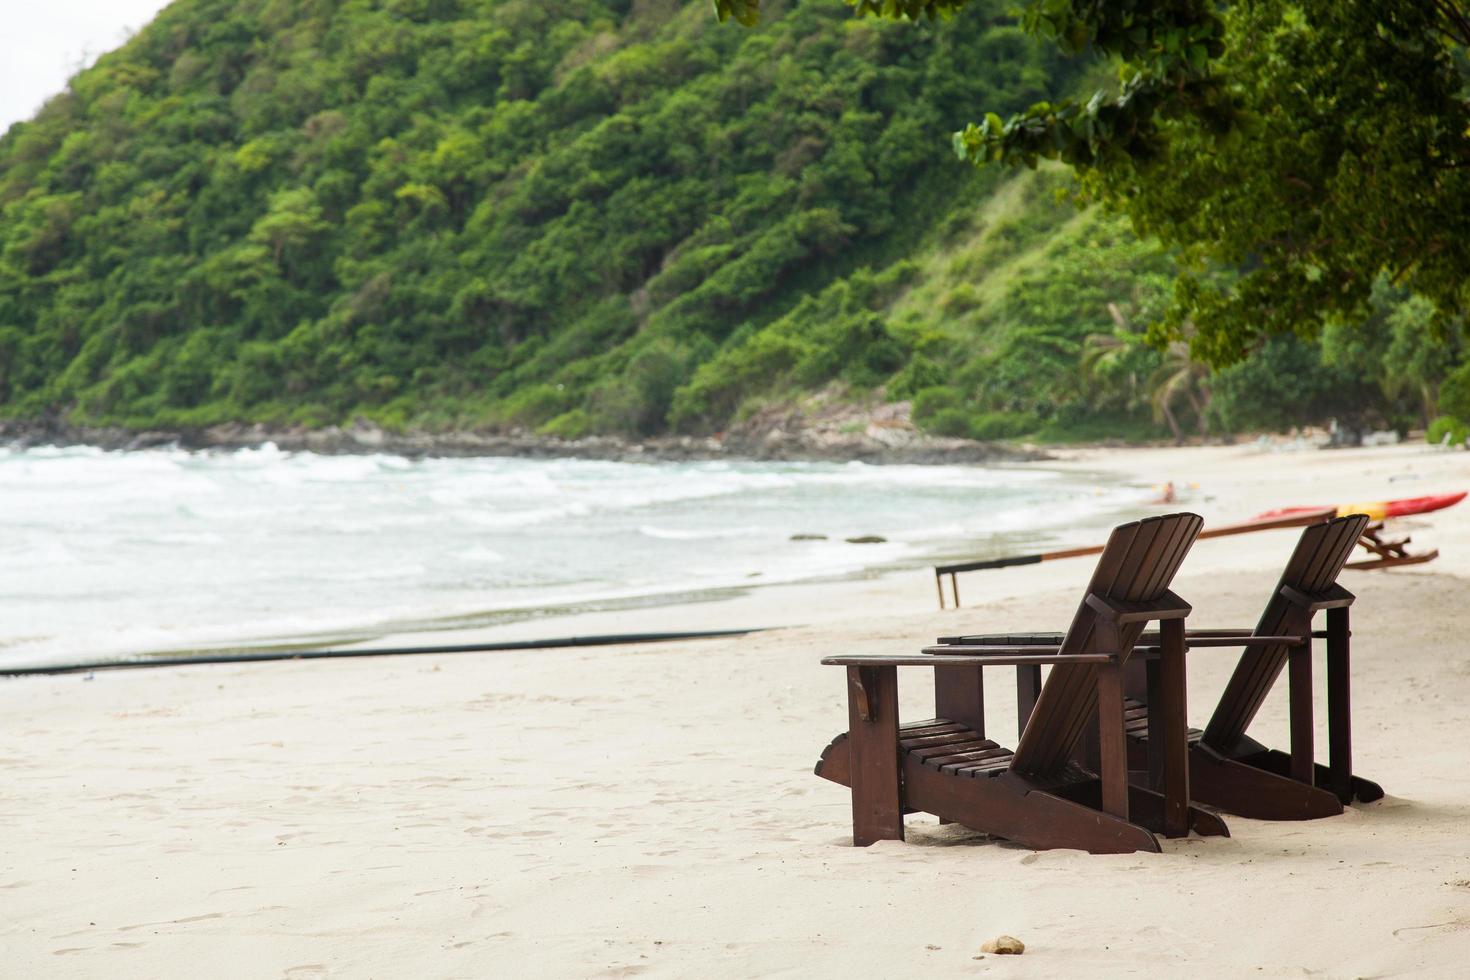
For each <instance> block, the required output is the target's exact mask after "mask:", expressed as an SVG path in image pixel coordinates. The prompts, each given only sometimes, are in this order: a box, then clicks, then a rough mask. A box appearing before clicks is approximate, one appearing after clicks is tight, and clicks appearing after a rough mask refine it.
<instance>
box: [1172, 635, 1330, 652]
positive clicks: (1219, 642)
mask: <svg viewBox="0 0 1470 980" xmlns="http://www.w3.org/2000/svg"><path fill="white" fill-rule="evenodd" d="M1308 639H1309V637H1306V636H1190V635H1188V634H1186V635H1185V640H1186V641H1187V642H1188V643H1189V648H1190V649H1191V650H1192V649H1194V648H1196V647H1277V646H1287V647H1297V646H1301V645H1302V644H1303V643H1305V642H1307V640H1308Z"/></svg>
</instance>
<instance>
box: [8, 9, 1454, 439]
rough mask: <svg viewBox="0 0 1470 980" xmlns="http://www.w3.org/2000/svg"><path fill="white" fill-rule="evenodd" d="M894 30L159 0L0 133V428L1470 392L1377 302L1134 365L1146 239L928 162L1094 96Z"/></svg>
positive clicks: (1410, 302) (1140, 346)
mask: <svg viewBox="0 0 1470 980" xmlns="http://www.w3.org/2000/svg"><path fill="white" fill-rule="evenodd" d="M728 6H729V8H730V9H729V13H731V14H732V15H734V16H735V17H737V18H743V19H745V20H749V19H750V16H749V15H750V14H751V13H752V12H753V9H754V8H753V6H752V5H751V4H749V3H745V4H740V3H734V4H730V5H728ZM859 6H860V7H861V6H862V5H859ZM867 6H869V7H871V8H872V9H873V10H874V11H876V12H880V13H881V12H884V10H885V9H886V8H887V7H888V6H890V5H889V4H887V3H886V2H885V3H874V4H868V5H867ZM900 6H903V7H904V8H905V12H907V13H910V14H925V13H933V12H942V11H944V10H948V9H951V8H958V7H960V6H964V7H965V8H966V9H965V10H964V11H963V15H962V16H957V17H954V18H951V19H944V18H940V19H938V20H934V21H930V20H927V19H926V20H923V21H921V22H919V23H886V22H884V21H883V20H881V19H871V18H868V19H854V18H852V17H851V16H850V15H849V13H848V12H847V11H846V10H845V9H844V8H843V7H842V5H840V4H838V3H835V2H834V0H792V2H790V3H786V4H783V5H781V6H780V7H779V8H776V9H768V10H767V16H766V21H765V23H763V24H762V25H761V26H760V27H759V28H758V29H753V30H745V29H734V28H730V27H722V26H720V25H719V23H718V22H717V20H716V19H715V18H714V17H711V16H710V14H709V5H708V2H707V0H692V2H689V3H680V2H677V0H177V2H175V3H174V4H173V5H172V6H171V7H169V8H168V9H167V10H166V11H165V12H164V13H163V14H161V15H160V16H159V18H158V19H157V20H156V21H155V22H154V23H153V24H151V25H150V26H149V27H148V28H146V29H145V30H144V31H143V32H141V33H140V34H139V35H138V36H137V37H135V38H134V39H133V40H132V41H130V42H129V43H128V44H127V45H125V46H124V47H123V48H121V49H120V50H118V51H116V52H113V53H111V54H109V55H106V56H104V57H103V58H102V59H100V60H99V62H98V63H97V65H96V66H94V67H93V68H91V69H88V70H86V71H84V72H83V73H81V74H80V75H78V76H77V77H76V78H75V79H73V81H72V83H71V85H70V86H69V88H68V91H66V92H64V93H62V94H60V95H58V96H57V97H55V98H54V99H53V100H52V101H51V102H50V103H49V104H48V105H47V106H46V107H45V108H44V109H43V110H42V112H41V113H40V114H39V115H38V117H37V118H36V119H35V120H33V121H30V122H28V123H23V124H20V125H17V126H15V127H13V128H12V129H11V130H10V131H9V132H8V133H6V134H5V135H4V136H3V137H0V414H3V415H9V416H20V417H37V416H44V415H54V416H58V417H61V418H63V419H65V420H68V421H71V422H77V423H112V424H123V425H128V426H158V425H163V426H192V425H204V424H210V423H214V422H219V421H226V420H247V421H254V420H259V421H266V422H272V423H306V424H322V423H328V422H340V421H345V420H348V419H350V418H352V417H354V416H366V417H369V418H372V419H375V420H377V421H379V422H381V423H383V424H385V425H388V426H390V427H396V426H403V425H414V426H422V427H428V428H448V427H471V426H476V427H478V426H487V427H502V428H508V427H525V428H532V429H536V430H538V431H541V432H544V433H547V434H553V435H562V436H573V437H574V436H579V435H582V434H585V433H588V432H620V433H627V434H632V435H646V434H651V433H657V432H662V431H667V430H670V429H673V430H678V431H688V432H711V431H718V430H719V429H722V428H724V427H726V426H728V425H730V424H731V423H732V422H738V421H739V420H740V419H742V418H744V417H746V416H748V415H749V414H750V413H752V412H755V411H757V410H759V409H761V408H762V407H764V406H766V405H769V404H772V403H783V402H788V401H793V400H798V399H800V398H801V397H803V396H804V395H805V394H806V393H810V392H814V391H827V392H835V393H837V395H838V396H839V397H841V396H842V395H843V394H844V393H853V394H860V393H863V392H867V391H870V390H877V391H882V392H883V393H885V394H886V396H887V397H889V398H891V399H912V401H913V416H914V418H915V420H916V421H917V422H918V423H919V424H920V425H921V426H922V427H924V428H926V429H928V430H929V431H933V432H937V433H944V434H953V435H969V436H974V437H977V438H1008V437H1014V436H1020V435H1036V436H1040V437H1042V438H1077V437H1084V438H1118V437H1123V438H1132V437H1158V436H1161V435H1167V434H1169V433H1170V432H1173V433H1174V434H1175V435H1176V436H1184V435H1188V434H1190V433H1194V432H1200V431H1206V430H1211V429H1213V430H1215V431H1229V430H1233V429H1238V428H1249V427H1256V426H1268V427H1277V426H1282V427H1284V426H1290V425H1294V424H1301V423H1307V422H1320V421H1324V420H1325V419H1326V418H1328V417H1340V418H1343V419H1348V420H1349V421H1350V423H1351V424H1353V425H1381V424H1395V425H1400V426H1407V425H1412V424H1419V423H1423V422H1427V421H1428V419H1429V418H1431V417H1433V416H1434V415H1437V414H1439V412H1440V409H1439V406H1438V402H1439V400H1440V398H1441V390H1442V389H1443V393H1444V394H1445V395H1446V396H1447V397H1448V396H1449V395H1450V394H1453V393H1454V392H1456V391H1459V390H1460V388H1457V387H1456V385H1457V384H1460V385H1461V387H1463V388H1464V389H1465V390H1466V391H1467V392H1470V375H1467V376H1466V377H1465V379H1464V382H1465V383H1464V384H1461V382H1459V381H1458V380H1457V378H1458V377H1459V376H1458V375H1457V374H1456V371H1457V370H1460V368H1459V365H1460V355H1459V351H1458V349H1453V348H1448V347H1443V345H1442V344H1441V342H1440V338H1443V337H1446V336H1449V334H1448V333H1446V328H1445V323H1444V321H1443V318H1442V317H1441V316H1439V315H1438V313H1437V308H1436V306H1435V305H1434V301H1433V300H1423V299H1416V298H1414V297H1413V296H1411V295H1410V294H1409V293H1407V292H1405V291H1403V290H1397V289H1391V288H1389V287H1387V286H1385V285H1380V286H1379V287H1378V289H1377V291H1376V292H1373V293H1372V294H1371V298H1370V301H1369V302H1368V304H1367V305H1366V306H1365V308H1364V310H1365V312H1364V313H1363V314H1362V316H1360V317H1357V318H1355V319H1351V320H1343V321H1341V322H1342V323H1345V324H1347V325H1346V326H1343V327H1342V328H1341V330H1340V331H1338V329H1337V328H1336V327H1334V328H1333V329H1330V330H1329V331H1328V332H1327V335H1326V336H1325V337H1324V339H1323V341H1322V343H1321V344H1320V345H1318V344H1316V343H1308V342H1300V341H1290V342H1285V341H1283V342H1279V343H1273V344H1272V345H1269V346H1268V347H1266V348H1265V349H1264V351H1263V352H1262V356H1261V358H1260V359H1259V361H1248V362H1246V363H1244V364H1241V365H1239V366H1237V367H1235V368H1230V369H1227V370H1225V371H1223V372H1220V373H1219V374H1217V375H1215V376H1211V375H1210V372H1209V371H1208V370H1207V369H1206V368H1204V367H1202V366H1201V365H1200V364H1199V363H1198V362H1197V361H1195V360H1192V359H1191V356H1190V351H1189V349H1188V345H1187V344H1186V343H1184V342H1179V343H1175V344H1173V345H1172V346H1168V347H1167V348H1164V349H1159V348H1158V347H1156V346H1151V345H1150V344H1149V343H1147V342H1145V335H1146V332H1147V328H1148V326H1149V325H1150V324H1152V323H1156V322H1161V321H1164V320H1166V319H1167V318H1168V316H1169V311H1170V309H1171V308H1173V304H1174V303H1175V299H1176V293H1175V282H1176V278H1177V274H1178V271H1179V266H1178V264H1177V257H1178V256H1177V254H1175V253H1168V252H1165V251H1163V250H1162V249H1161V248H1160V247H1159V245H1158V244H1156V243H1155V242H1153V241H1152V240H1142V239H1140V238H1139V237H1137V236H1136V235H1135V234H1134V232H1133V231H1132V230H1131V227H1130V225H1129V223H1128V222H1127V221H1126V220H1125V219H1123V218H1120V217H1116V216H1110V215H1109V214H1107V213H1104V212H1102V211H1083V212H1079V211H1077V210H1076V209H1075V208H1074V207H1073V206H1072V204H1071V203H1070V201H1069V200H1067V198H1068V196H1069V195H1071V194H1073V193H1075V192H1076V191H1077V187H1076V186H1075V185H1074V184H1072V183H1071V182H1070V181H1071V178H1070V177H1069V176H1068V174H1067V173H1066V171H1065V170H1064V169H1063V168H1062V167H1058V166H1052V167H1042V168H1040V169H1039V170H1036V171H1034V172H1033V171H1021V172H1019V173H1015V174H1011V173H1007V172H1005V171H1003V170H1000V169H986V170H981V171H978V172H976V171H974V170H972V169H970V168H967V167H965V166H962V165H960V164H958V163H957V162H956V161H955V159H954V156H953V151H952V148H951V147H950V145H949V141H948V136H947V134H948V132H949V131H950V130H952V129H953V128H954V125H955V124H956V122H957V121H959V120H963V119H965V118H969V117H970V116H971V114H972V113H974V112H975V111H977V109H980V108H992V109H995V110H997V111H1001V112H1007V113H1012V112H1014V113H1024V110H1025V107H1026V106H1028V105H1032V104H1034V103H1036V101H1037V100H1038V99H1040V98H1042V97H1043V96H1045V95H1048V94H1055V93H1067V92H1073V91H1078V90H1082V89H1085V88H1087V87H1089V86H1091V85H1093V84H1096V78H1095V76H1097V75H1098V74H1099V73H1100V72H1101V71H1102V69H1101V68H1100V67H1099V66H1098V65H1097V64H1094V63H1089V62H1087V61H1085V60H1073V59H1070V58H1066V57H1064V53H1065V52H1057V51H1055V50H1053V48H1052V47H1049V46H1047V45H1043V44H1039V43H1037V42H1036V41H1035V40H1034V39H1033V38H1031V37H1028V35H1027V32H1026V30H1025V28H1024V27H1023V26H1022V25H1021V24H1020V23H1018V22H1017V21H1015V20H1013V19H1011V18H1010V17H1008V16H1007V14H1006V12H1005V11H1006V7H1007V4H1006V3H1005V2H1004V0H973V2H970V3H968V4H964V3H959V2H949V0H938V2H933V3H930V2H921V0H915V2H914V3H904V4H900ZM1104 6H1106V5H1104ZM909 8H912V9H909ZM894 9H897V8H894ZM1029 23H1030V25H1031V27H1032V28H1035V27H1036V22H1035V21H1034V18H1033V20H1032V21H1031V22H1029ZM1088 43H1097V38H1093V39H1092V41H1090V42H1088ZM1063 48H1064V49H1065V51H1074V50H1077V49H1079V46H1078V45H1072V46H1070V47H1069V46H1067V45H1063ZM1211 51H1213V47H1212V48H1211ZM1212 57H1213V55H1212ZM1212 63H1213V62H1212ZM1161 70H1162V69H1161ZM1175 241H1177V239H1175ZM1184 255H1185V258H1186V259H1188V260H1189V261H1191V262H1192V261H1193V260H1194V258H1193V257H1192V256H1191V255H1190V253H1188V252H1187V251H1186V253H1184ZM1242 271H1244V275H1243V276H1242V275H1241V273H1242ZM1252 274H1253V273H1252V272H1251V270H1250V269H1247V268H1245V267H1244V266H1242V265H1240V264H1239V263H1236V265H1232V266H1229V267H1228V268H1226V269H1224V271H1219V270H1216V271H1213V272H1211V273H1210V274H1209V275H1206V276H1203V277H1200V278H1196V279H1194V280H1191V281H1192V282H1195V283H1196V284H1198V285H1199V286H1200V288H1209V289H1226V290H1228V289H1237V288H1239V284H1240V283H1242V282H1248V281H1250V276H1251V275H1252ZM1369 278H1370V279H1372V276H1371V275H1370V277H1369ZM1365 327H1366V329H1365ZM1436 345H1439V346H1436ZM1273 366H1274V369H1273ZM1283 372H1284V373H1283ZM1461 373H1464V372H1463V371H1461ZM1340 378H1341V379H1346V382H1345V383H1347V384H1349V385H1350V387H1343V386H1342V385H1339V384H1337V383H1336V381H1335V380H1334V379H1340ZM1298 382H1299V383H1298ZM1467 400H1470V399H1467ZM1445 411H1449V409H1445ZM1467 411H1470V408H1467Z"/></svg>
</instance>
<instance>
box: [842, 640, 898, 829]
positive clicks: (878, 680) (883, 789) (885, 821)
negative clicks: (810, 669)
mask: <svg viewBox="0 0 1470 980" xmlns="http://www.w3.org/2000/svg"><path fill="white" fill-rule="evenodd" d="M847 704H848V709H847V724H848V743H849V752H851V761H850V763H849V765H850V773H849V776H850V785H851V787H852V842H853V845H854V846H856V847H867V846H868V845H869V844H872V843H873V842H875V841H880V840H903V804H902V801H901V800H900V795H899V760H898V668H897V667H848V668H847Z"/></svg>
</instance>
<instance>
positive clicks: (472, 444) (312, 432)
mask: <svg viewBox="0 0 1470 980" xmlns="http://www.w3.org/2000/svg"><path fill="white" fill-rule="evenodd" d="M267 443H274V444H275V445H276V446H277V447H279V448H280V449H282V450H285V451H288V452H314V453H322V454H324V455H352V454H363V453H391V454H395V455H402V456H408V457H424V456H518V457H524V458H531V459H553V458H572V459H605V460H623V461H636V460H708V459H754V460H793V461H794V460H804V461H835V462H847V461H851V460H860V461H862V462H868V463H922V464H941V463H949V464H953V463H998V462H1023V461H1028V460H1036V459H1044V458H1046V455H1045V454H1044V453H1041V452H1038V451H1035V450H1031V449H1021V448H1015V447H1010V446H1003V445H997V444H994V443H984V442H974V441H972V440H969V439H947V438H940V437H936V436H930V435H925V434H924V433H921V432H919V431H917V430H916V429H914V428H913V427H912V426H910V425H905V424H901V423H900V424H894V423H893V422H892V421H887V420H876V421H869V422H868V424H866V425H864V426H861V427H853V426H850V425H849V426H847V427H845V428H844V429H843V430H842V431H838V430H836V429H834V428H828V427H818V428H805V427H796V428H786V427H780V426H777V427H766V426H762V427H759V428H751V429H747V430H745V431H739V432H730V433H727V434H724V435H721V436H713V437H700V436H661V437H655V438H651V439H647V440H644V441H641V442H640V441H632V440H628V439H623V438H619V437H617V436H589V437H587V438H584V439H557V438H551V437H547V436H539V435H535V434H533V433H530V432H510V433H491V432H424V431H408V432H389V431H386V430H384V429H382V428H379V427H378V426H376V425H374V424H372V423H370V422H367V421H364V420H359V421H357V422H355V423H354V424H352V425H350V426H327V427H324V428H314V429H309V428H296V427H290V428H275V427H269V426H265V425H259V424H255V425H252V424H246V423H225V424H222V425H214V426H209V427H207V428H200V429H146V430H137V429H126V428H121V427H102V428H93V427H87V426H72V425H67V424H64V423H60V422H56V421H52V420H10V421H0V445H10V446H15V447H20V448H29V447H34V446H77V445H85V446H95V447H98V448H101V449H111V450H130V449H149V448H155V447H160V446H175V445H176V446H180V447H183V448H185V449H222V450H230V449H250V448H257V447H259V446H263V445H265V444H267Z"/></svg>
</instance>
